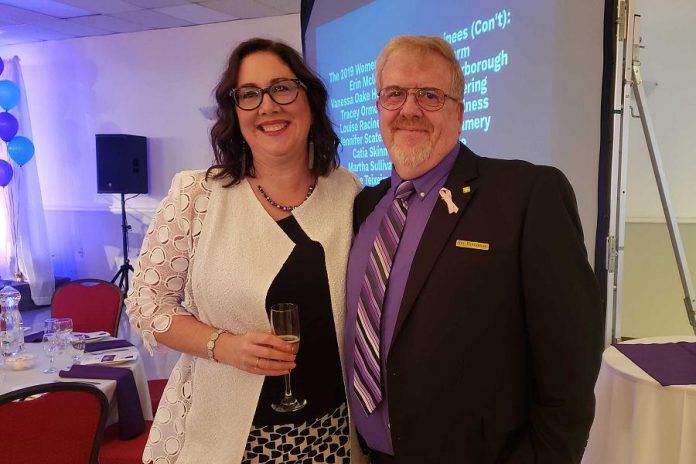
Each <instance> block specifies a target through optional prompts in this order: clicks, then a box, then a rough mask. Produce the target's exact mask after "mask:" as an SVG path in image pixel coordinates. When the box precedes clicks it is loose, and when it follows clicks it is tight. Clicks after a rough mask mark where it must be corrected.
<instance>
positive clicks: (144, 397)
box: [0, 343, 152, 425]
mask: <svg viewBox="0 0 696 464" xmlns="http://www.w3.org/2000/svg"><path fill="white" fill-rule="evenodd" d="M24 346H25V352H26V353H29V354H33V355H34V356H35V357H36V358H35V360H36V362H35V365H34V366H33V367H32V368H31V369H26V370H21V371H14V370H12V369H10V368H9V367H8V366H4V365H0V394H3V393H7V392H9V391H14V390H18V389H20V388H23V387H28V386H32V385H39V384H42V383H51V382H66V381H68V382H81V381H84V382H87V383H90V384H93V385H95V386H96V387H97V388H99V389H100V390H101V391H103V392H104V394H105V395H106V398H107V399H108V400H109V416H108V418H107V425H109V424H112V423H115V422H118V408H117V406H116V398H115V392H116V381H115V380H101V379H99V380H97V379H84V380H81V379H68V378H61V377H59V376H58V374H44V373H43V370H44V369H46V368H47V367H48V364H49V363H48V358H47V357H46V355H45V354H44V352H43V347H42V344H41V343H26V344H25V345H24ZM131 349H132V350H134V351H136V352H137V348H135V347H132V348H131ZM69 361H70V356H69V354H67V353H64V354H61V355H59V356H56V358H55V365H56V367H57V368H59V369H65V368H66V365H67V364H68V363H69ZM118 367H127V368H129V369H130V370H132V371H133V377H134V379H135V385H136V387H137V389H138V397H139V399H140V407H141V409H142V411H143V418H144V419H145V420H152V405H151V403H150V391H149V390H148V386H147V377H146V376H145V369H144V368H143V362H142V360H141V356H138V358H137V359H136V360H135V361H131V362H127V363H124V364H121V365H119V366H118Z"/></svg>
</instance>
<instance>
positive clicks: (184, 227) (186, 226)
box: [179, 218, 191, 235]
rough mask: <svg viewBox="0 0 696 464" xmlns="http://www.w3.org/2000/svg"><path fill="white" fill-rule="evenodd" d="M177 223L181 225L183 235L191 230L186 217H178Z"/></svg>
mask: <svg viewBox="0 0 696 464" xmlns="http://www.w3.org/2000/svg"><path fill="white" fill-rule="evenodd" d="M179 225H180V226H181V231H182V232H183V233H184V235H189V233H190V232H191V224H190V223H189V220H188V219H186V218H179Z"/></svg>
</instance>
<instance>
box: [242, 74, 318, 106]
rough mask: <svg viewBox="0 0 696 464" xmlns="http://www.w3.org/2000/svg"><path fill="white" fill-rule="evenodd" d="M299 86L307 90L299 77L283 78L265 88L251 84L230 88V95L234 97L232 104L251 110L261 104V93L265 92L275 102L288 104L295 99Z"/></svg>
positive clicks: (298, 92)
mask: <svg viewBox="0 0 696 464" xmlns="http://www.w3.org/2000/svg"><path fill="white" fill-rule="evenodd" d="M300 87H302V88H303V89H304V90H305V92H306V91H307V86H306V85H304V84H303V83H302V81H300V80H299V79H283V80H282V81H277V82H274V83H273V84H271V85H269V86H268V87H266V88H265V89H261V88H259V87H254V86H251V85H246V86H244V87H238V88H236V89H232V90H231V91H230V95H231V96H232V98H233V99H234V104H235V105H237V107H238V108H239V109H240V110H244V111H252V110H255V109H256V108H258V107H259V106H261V102H262V101H263V95H264V94H266V93H267V94H268V96H269V97H271V100H273V101H274V102H276V103H277V104H279V105H289V104H290V103H292V102H294V101H295V100H297V96H298V95H299V94H300Z"/></svg>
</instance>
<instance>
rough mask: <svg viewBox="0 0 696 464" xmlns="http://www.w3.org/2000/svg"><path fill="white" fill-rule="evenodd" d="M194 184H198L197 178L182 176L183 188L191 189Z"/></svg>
mask: <svg viewBox="0 0 696 464" xmlns="http://www.w3.org/2000/svg"><path fill="white" fill-rule="evenodd" d="M194 182H196V178H195V177H193V176H191V175H182V176H181V187H183V188H188V187H191V186H192V185H193V184H194Z"/></svg>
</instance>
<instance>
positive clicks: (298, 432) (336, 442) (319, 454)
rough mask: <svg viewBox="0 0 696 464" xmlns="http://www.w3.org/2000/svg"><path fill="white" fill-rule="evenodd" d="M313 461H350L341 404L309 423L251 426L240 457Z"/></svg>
mask: <svg viewBox="0 0 696 464" xmlns="http://www.w3.org/2000/svg"><path fill="white" fill-rule="evenodd" d="M315 462H331V463H337V464H349V463H350V429H349V427H348V408H347V407H346V404H345V403H343V404H342V405H341V406H339V407H338V408H336V410H335V411H334V412H332V413H330V414H326V415H324V416H323V417H320V418H319V419H316V420H314V421H313V422H311V423H310V422H304V423H302V424H300V425H292V424H289V425H268V426H265V427H253V426H252V428H251V432H250V433H249V440H248V441H247V445H246V450H245V451H244V459H243V460H242V464H252V463H253V464H256V463H269V464H288V463H301V464H314V463H315Z"/></svg>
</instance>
